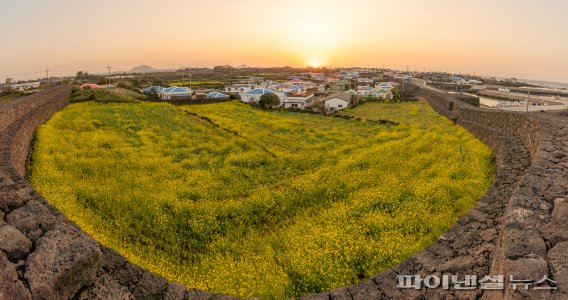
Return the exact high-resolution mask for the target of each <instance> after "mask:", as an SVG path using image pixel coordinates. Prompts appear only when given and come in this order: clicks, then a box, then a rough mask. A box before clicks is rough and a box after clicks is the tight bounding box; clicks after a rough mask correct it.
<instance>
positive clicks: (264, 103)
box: [258, 94, 280, 109]
mask: <svg viewBox="0 0 568 300" xmlns="http://www.w3.org/2000/svg"><path fill="white" fill-rule="evenodd" d="M279 104H280V98H278V96H276V95H275V94H264V95H262V96H260V100H258V105H260V107H262V108H263V109H272V108H275V107H276V106H278V105H279Z"/></svg>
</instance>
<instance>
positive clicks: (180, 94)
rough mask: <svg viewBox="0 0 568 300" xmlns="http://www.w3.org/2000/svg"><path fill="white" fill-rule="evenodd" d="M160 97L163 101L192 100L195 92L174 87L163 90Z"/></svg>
mask: <svg viewBox="0 0 568 300" xmlns="http://www.w3.org/2000/svg"><path fill="white" fill-rule="evenodd" d="M158 95H159V96H160V98H161V99H163V100H172V99H176V98H191V96H192V95H193V91H192V90H190V89H189V88H186V87H178V86H172V87H169V88H165V89H163V90H161V91H160V92H159V93H158Z"/></svg>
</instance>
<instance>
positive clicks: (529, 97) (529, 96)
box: [527, 91, 531, 112]
mask: <svg viewBox="0 0 568 300" xmlns="http://www.w3.org/2000/svg"><path fill="white" fill-rule="evenodd" d="M530 100H531V91H529V94H528V96H527V112H529V103H530V102H529V101H530Z"/></svg>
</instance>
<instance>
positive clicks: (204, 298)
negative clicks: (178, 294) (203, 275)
mask: <svg viewBox="0 0 568 300" xmlns="http://www.w3.org/2000/svg"><path fill="white" fill-rule="evenodd" d="M186 299H188V300H209V294H207V293H206V292H204V291H202V290H198V289H189V290H187V294H186Z"/></svg>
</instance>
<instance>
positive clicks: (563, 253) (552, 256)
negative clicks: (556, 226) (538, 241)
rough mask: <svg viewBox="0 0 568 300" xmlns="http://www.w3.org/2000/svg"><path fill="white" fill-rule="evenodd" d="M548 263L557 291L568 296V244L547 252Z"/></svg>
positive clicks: (559, 245) (557, 246) (565, 243)
mask: <svg viewBox="0 0 568 300" xmlns="http://www.w3.org/2000/svg"><path fill="white" fill-rule="evenodd" d="M548 263H549V265H550V273H552V277H553V278H554V280H555V281H556V282H557V285H558V290H559V291H560V292H562V293H567V294H568V242H563V243H559V244H558V245H556V246H554V248H552V249H550V251H548ZM567 298H568V297H567Z"/></svg>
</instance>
